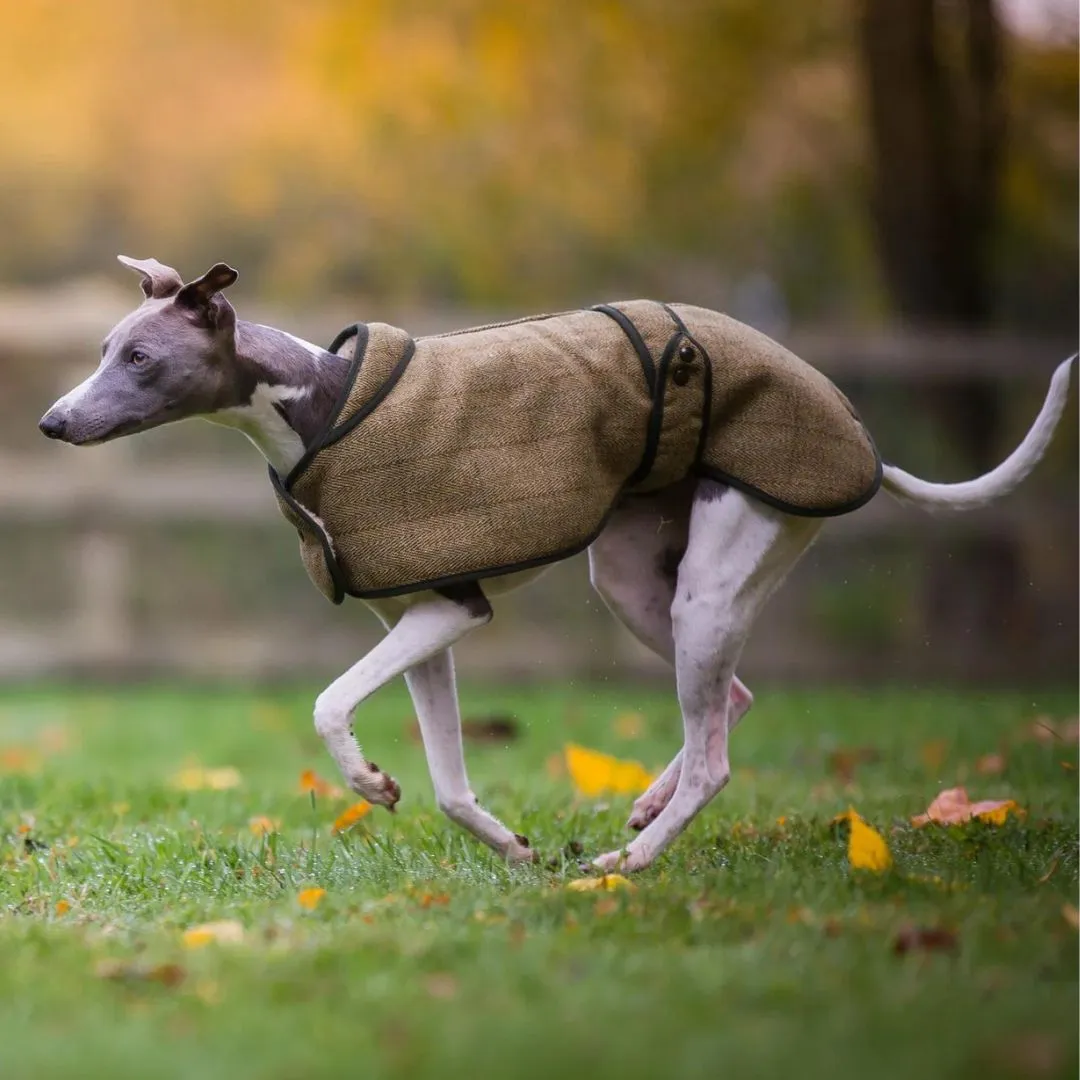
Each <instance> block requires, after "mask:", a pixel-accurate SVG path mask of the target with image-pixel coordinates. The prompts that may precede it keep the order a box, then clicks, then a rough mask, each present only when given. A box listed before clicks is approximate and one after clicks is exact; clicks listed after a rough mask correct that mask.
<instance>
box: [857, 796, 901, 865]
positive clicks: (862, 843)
mask: <svg viewBox="0 0 1080 1080" xmlns="http://www.w3.org/2000/svg"><path fill="white" fill-rule="evenodd" d="M848 822H849V824H850V825H851V833H850V835H849V836H848V862H849V863H850V864H851V866H852V868H853V869H855V870H871V871H873V872H874V873H875V874H880V873H882V872H883V871H885V870H888V869H889V867H890V866H892V854H891V853H890V852H889V845H888V844H886V843H885V840H884V838H883V837H882V835H881V833H879V832H878V831H877V830H876V829H874V828H871V826H869V825H867V824H866V822H865V821H863V819H862V818H861V817H859V815H858V814H857V813H856V812H855V809H854V808H851V809H849V810H848Z"/></svg>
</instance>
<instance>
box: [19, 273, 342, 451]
mask: <svg viewBox="0 0 1080 1080" xmlns="http://www.w3.org/2000/svg"><path fill="white" fill-rule="evenodd" d="M122 261H124V262H125V264H126V265H128V266H131V267H133V268H134V269H136V270H138V271H139V273H141V274H142V275H143V282H142V286H143V293H144V295H145V296H146V299H145V300H144V301H143V303H142V305H141V306H140V307H139V308H137V309H136V310H135V311H133V312H132V313H131V314H130V315H127V316H126V317H125V318H123V319H121V320H120V322H119V323H117V324H116V326H115V327H113V329H112V330H111V331H110V332H109V334H108V335H107V336H106V338H105V341H104V344H103V345H102V350H101V353H102V358H101V363H100V365H99V366H98V369H97V371H96V372H95V373H94V374H93V375H92V376H91V377H90V378H89V379H87V380H86V382H84V383H83V384H82V385H81V386H79V387H76V388H75V389H74V390H73V391H71V392H70V393H69V394H67V395H65V396H64V397H62V398H61V399H60V400H59V401H57V402H56V404H54V405H53V407H52V408H51V409H50V410H49V411H48V412H47V413H46V414H45V416H43V417H42V419H41V425H40V426H41V429H42V430H43V431H44V432H45V433H46V434H47V435H50V436H51V437H53V438H61V439H63V440H64V441H65V442H69V443H73V444H75V445H87V444H91V443H100V442H106V441H108V440H110V439H116V438H119V437H121V436H123V435H130V434H132V433H134V432H137V431H147V430H149V429H150V428H154V427H158V426H160V425H161V424H166V423H171V422H173V421H176V420H184V419H187V418H189V417H193V416H202V417H212V416H213V415H214V414H215V413H221V412H224V411H225V410H228V409H235V408H240V407H243V406H245V405H248V404H250V403H251V401H252V397H253V394H254V392H255V388H256V387H257V386H258V385H260V384H266V385H268V386H273V387H278V386H288V387H295V388H297V389H302V390H304V391H305V393H304V394H303V395H297V396H296V397H295V399H291V400H285V401H282V403H281V405H280V411H281V413H282V415H283V416H284V418H285V420H286V422H287V423H288V424H289V425H290V426H291V427H292V428H293V430H294V431H296V433H297V434H298V435H299V436H300V439H301V441H302V442H303V443H304V445H305V447H306V446H309V445H310V444H311V442H312V441H313V440H314V439H315V437H316V436H317V435H318V434H319V432H320V431H321V429H322V425H323V423H324V422H325V420H326V419H327V417H328V416H329V415H330V413H331V411H332V409H333V405H334V403H335V402H336V401H337V398H338V395H339V393H340V391H341V389H342V387H343V385H344V382H345V377H346V374H347V372H348V367H349V365H348V362H347V361H345V360H343V359H342V358H340V357H337V356H334V355H332V354H331V353H328V352H325V351H322V352H321V353H320V354H319V355H318V356H317V357H316V356H313V354H312V353H311V352H310V351H309V350H308V349H307V348H306V347H305V346H304V345H303V344H302V343H301V342H299V341H297V340H296V339H294V338H292V337H290V336H289V335H288V334H285V333H282V332H281V331H278V330H273V329H271V328H270V327H266V326H259V325H258V324H255V323H248V322H243V321H239V320H237V318H236V313H235V311H234V310H233V308H232V305H231V304H230V303H229V302H228V300H226V299H225V297H224V296H222V294H221V290H222V289H223V288H225V287H227V286H228V285H230V284H232V282H233V281H235V280H236V271H235V270H232V269H231V268H230V267H228V266H226V265H225V264H224V263H218V264H216V265H215V266H214V267H212V268H211V269H210V270H209V271H208V272H207V273H206V274H204V275H203V276H202V277H200V278H198V279H196V280H195V281H193V282H190V283H189V284H187V285H183V284H182V283H181V279H180V275H179V274H177V272H176V271H175V270H173V269H172V268H171V267H168V266H164V265H163V264H161V263H159V262H157V261H156V260H153V259H150V260H142V261H137V260H128V259H126V258H125V259H123V260H122ZM159 292H160V293H163V294H164V295H160V296H159V295H157V294H158V293H159Z"/></svg>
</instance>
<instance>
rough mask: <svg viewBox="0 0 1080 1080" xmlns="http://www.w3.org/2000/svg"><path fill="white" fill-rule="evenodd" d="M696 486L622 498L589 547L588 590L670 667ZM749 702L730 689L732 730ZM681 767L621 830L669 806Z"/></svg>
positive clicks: (664, 776)
mask: <svg viewBox="0 0 1080 1080" xmlns="http://www.w3.org/2000/svg"><path fill="white" fill-rule="evenodd" d="M696 485H697V481H694V480H691V481H688V482H686V483H684V484H680V485H677V486H675V487H671V488H668V489H667V490H665V491H662V492H658V493H657V494H655V495H649V496H639V497H635V498H631V499H627V500H626V501H625V502H624V503H623V505H622V506H620V507H619V508H618V509H617V510H616V511H615V512H614V513H613V514H612V516H611V518H610V519H609V521H608V524H607V525H606V526H605V528H604V531H603V532H602V533H601V534H600V536H598V537H597V539H596V540H595V541H594V542H593V544H592V546H591V547H590V548H589V574H590V578H591V580H592V584H593V588H594V589H596V591H597V592H598V593H599V594H600V597H601V598H602V599H603V601H604V603H605V604H606V605H607V607H608V608H609V610H610V611H611V612H612V614H613V615H615V617H616V618H617V619H619V620H620V622H622V623H623V625H624V626H625V627H626V628H627V629H628V630H629V631H630V633H631V634H633V635H634V637H636V638H637V639H638V641H640V642H641V643H642V644H643V645H645V646H646V647H647V648H649V649H651V650H652V651H653V652H655V653H656V654H657V655H658V656H660V657H662V658H663V659H664V660H667V661H668V663H670V664H674V663H675V640H674V637H673V635H672V628H671V605H672V602H673V601H674V599H675V582H676V579H677V576H678V570H679V563H680V562H681V561H682V558H683V555H684V554H685V552H686V545H687V537H688V533H689V524H690V507H691V504H692V499H693V492H694V488H695V487H696ZM753 701H754V697H753V695H752V694H751V693H750V691H749V689H748V688H747V687H746V686H744V685H743V683H742V682H740V681H739V679H737V678H734V679H733V680H732V686H731V711H730V713H729V721H730V724H731V726H732V727H734V726H735V725H736V724H737V723H738V722H739V721H740V720H741V719H742V717H743V716H744V715H745V714H746V712H747V711H748V710H749V708H750V706H751V705H752V704H753ZM681 767H682V751H681V750H680V751H679V753H678V754H676V755H675V758H674V759H673V760H672V762H671V764H669V765H668V767H667V768H666V769H665V770H664V771H663V773H661V775H660V776H659V777H657V779H656V780H654V781H653V783H652V785H651V786H650V787H649V789H648V790H647V791H646V792H645V793H644V794H643V795H641V797H640V798H638V799H637V801H636V802H635V803H634V807H633V810H632V811H631V814H630V818H629V820H628V821H627V825H628V826H629V828H631V829H643V828H644V827H645V826H646V825H648V824H649V822H650V821H652V820H653V818H655V817H656V815H657V814H659V813H660V811H661V810H662V809H663V808H664V807H665V806H666V805H667V802H668V800H669V799H670V798H671V796H672V795H673V794H674V792H675V786H676V784H678V781H679V770H680V769H681Z"/></svg>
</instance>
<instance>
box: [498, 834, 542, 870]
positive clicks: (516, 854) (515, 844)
mask: <svg viewBox="0 0 1080 1080" xmlns="http://www.w3.org/2000/svg"><path fill="white" fill-rule="evenodd" d="M505 854H506V861H507V862H511V863H532V862H536V860H537V859H538V858H539V856H538V855H537V854H536V852H535V851H533V849H532V848H531V847H529V839H528V837H526V836H522V835H521V834H520V833H514V839H513V840H511V841H510V843H508V844H507V845H506V852H505Z"/></svg>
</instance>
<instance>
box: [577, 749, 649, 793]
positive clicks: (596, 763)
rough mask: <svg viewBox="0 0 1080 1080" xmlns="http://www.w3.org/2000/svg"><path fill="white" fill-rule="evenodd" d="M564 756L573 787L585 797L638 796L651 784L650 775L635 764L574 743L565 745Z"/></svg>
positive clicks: (638, 763)
mask: <svg viewBox="0 0 1080 1080" xmlns="http://www.w3.org/2000/svg"><path fill="white" fill-rule="evenodd" d="M563 755H564V757H565V758H566V768H567V771H568V772H569V773H570V779H571V780H573V782H574V787H576V788H577V790H578V792H579V793H580V794H581V795H584V796H585V797H586V798H590V799H591V798H595V797H597V796H598V795H609V794H610V795H640V794H641V792H643V791H644V790H645V789H646V788H647V787H648V786H649V785H650V784H651V783H652V781H653V777H652V774H651V773H649V772H648V771H647V770H646V769H645V767H644V766H643V765H642V764H641V763H640V762H638V761H621V760H620V759H619V758H616V757H612V756H611V755H610V754H604V753H601V752H600V751H599V750H589V749H587V748H586V747H584V746H578V745H577V744H576V743H567V744H566V746H565V747H564V749H563Z"/></svg>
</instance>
